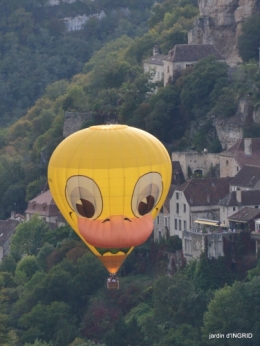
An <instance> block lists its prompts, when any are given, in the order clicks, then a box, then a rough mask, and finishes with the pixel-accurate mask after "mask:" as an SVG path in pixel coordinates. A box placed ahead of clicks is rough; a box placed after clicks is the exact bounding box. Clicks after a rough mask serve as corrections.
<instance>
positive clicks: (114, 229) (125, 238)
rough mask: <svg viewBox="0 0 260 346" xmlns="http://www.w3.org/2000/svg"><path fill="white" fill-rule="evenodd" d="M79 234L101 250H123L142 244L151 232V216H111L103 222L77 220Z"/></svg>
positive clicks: (84, 219)
mask: <svg viewBox="0 0 260 346" xmlns="http://www.w3.org/2000/svg"><path fill="white" fill-rule="evenodd" d="M78 229H79V233H80V234H81V235H82V236H83V238H84V239H85V241H86V242H88V243H89V244H90V245H92V246H95V247H101V248H125V247H132V246H137V245H140V244H142V243H143V242H145V241H146V240H147V238H148V237H149V236H150V234H151V233H152V230H153V219H152V216H151V214H146V215H144V216H142V217H140V218H127V217H125V216H123V215H112V216H110V217H109V218H106V219H104V220H89V219H86V218H79V219H78Z"/></svg>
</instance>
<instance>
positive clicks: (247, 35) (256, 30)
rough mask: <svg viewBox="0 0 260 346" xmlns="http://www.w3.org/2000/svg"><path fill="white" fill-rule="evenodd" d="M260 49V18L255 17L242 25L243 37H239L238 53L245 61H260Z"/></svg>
mask: <svg viewBox="0 0 260 346" xmlns="http://www.w3.org/2000/svg"><path fill="white" fill-rule="evenodd" d="M259 47H260V16H259V15H256V14H255V15H253V16H251V17H249V18H247V20H246V21H245V23H244V24H243V25H242V35H240V36H239V37H238V51H239V55H240V56H241V58H242V59H243V61H245V62H248V61H249V60H250V59H256V60H258V56H259V52H258V48H259Z"/></svg>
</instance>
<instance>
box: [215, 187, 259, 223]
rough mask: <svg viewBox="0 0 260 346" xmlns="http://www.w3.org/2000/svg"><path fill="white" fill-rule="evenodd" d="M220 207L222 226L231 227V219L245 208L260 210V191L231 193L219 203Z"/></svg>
mask: <svg viewBox="0 0 260 346" xmlns="http://www.w3.org/2000/svg"><path fill="white" fill-rule="evenodd" d="M219 207H220V222H221V224H223V226H224V227H230V224H229V217H230V216H231V215H233V214H234V213H236V212H238V211H240V210H241V209H242V208H243V207H250V208H255V209H258V208H260V190H242V191H241V190H238V189H237V190H236V191H231V192H229V193H228V194H227V195H226V196H225V197H224V198H223V199H221V201H219Z"/></svg>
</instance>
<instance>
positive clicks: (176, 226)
mask: <svg viewBox="0 0 260 346" xmlns="http://www.w3.org/2000/svg"><path fill="white" fill-rule="evenodd" d="M177 204H178V208H177ZM184 205H185V207H184ZM184 210H186V211H184ZM189 229H190V206H189V204H188V202H187V200H186V197H185V195H184V193H183V192H182V191H174V193H173V195H172V198H171V200H170V235H171V236H173V235H177V236H178V237H179V238H180V239H182V234H183V231H184V230H189Z"/></svg>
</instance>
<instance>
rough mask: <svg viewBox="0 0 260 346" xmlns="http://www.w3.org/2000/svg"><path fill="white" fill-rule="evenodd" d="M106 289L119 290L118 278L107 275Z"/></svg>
mask: <svg viewBox="0 0 260 346" xmlns="http://www.w3.org/2000/svg"><path fill="white" fill-rule="evenodd" d="M107 289H108V290H109V291H112V290H119V280H118V278H117V277H109V278H108V279H107Z"/></svg>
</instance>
